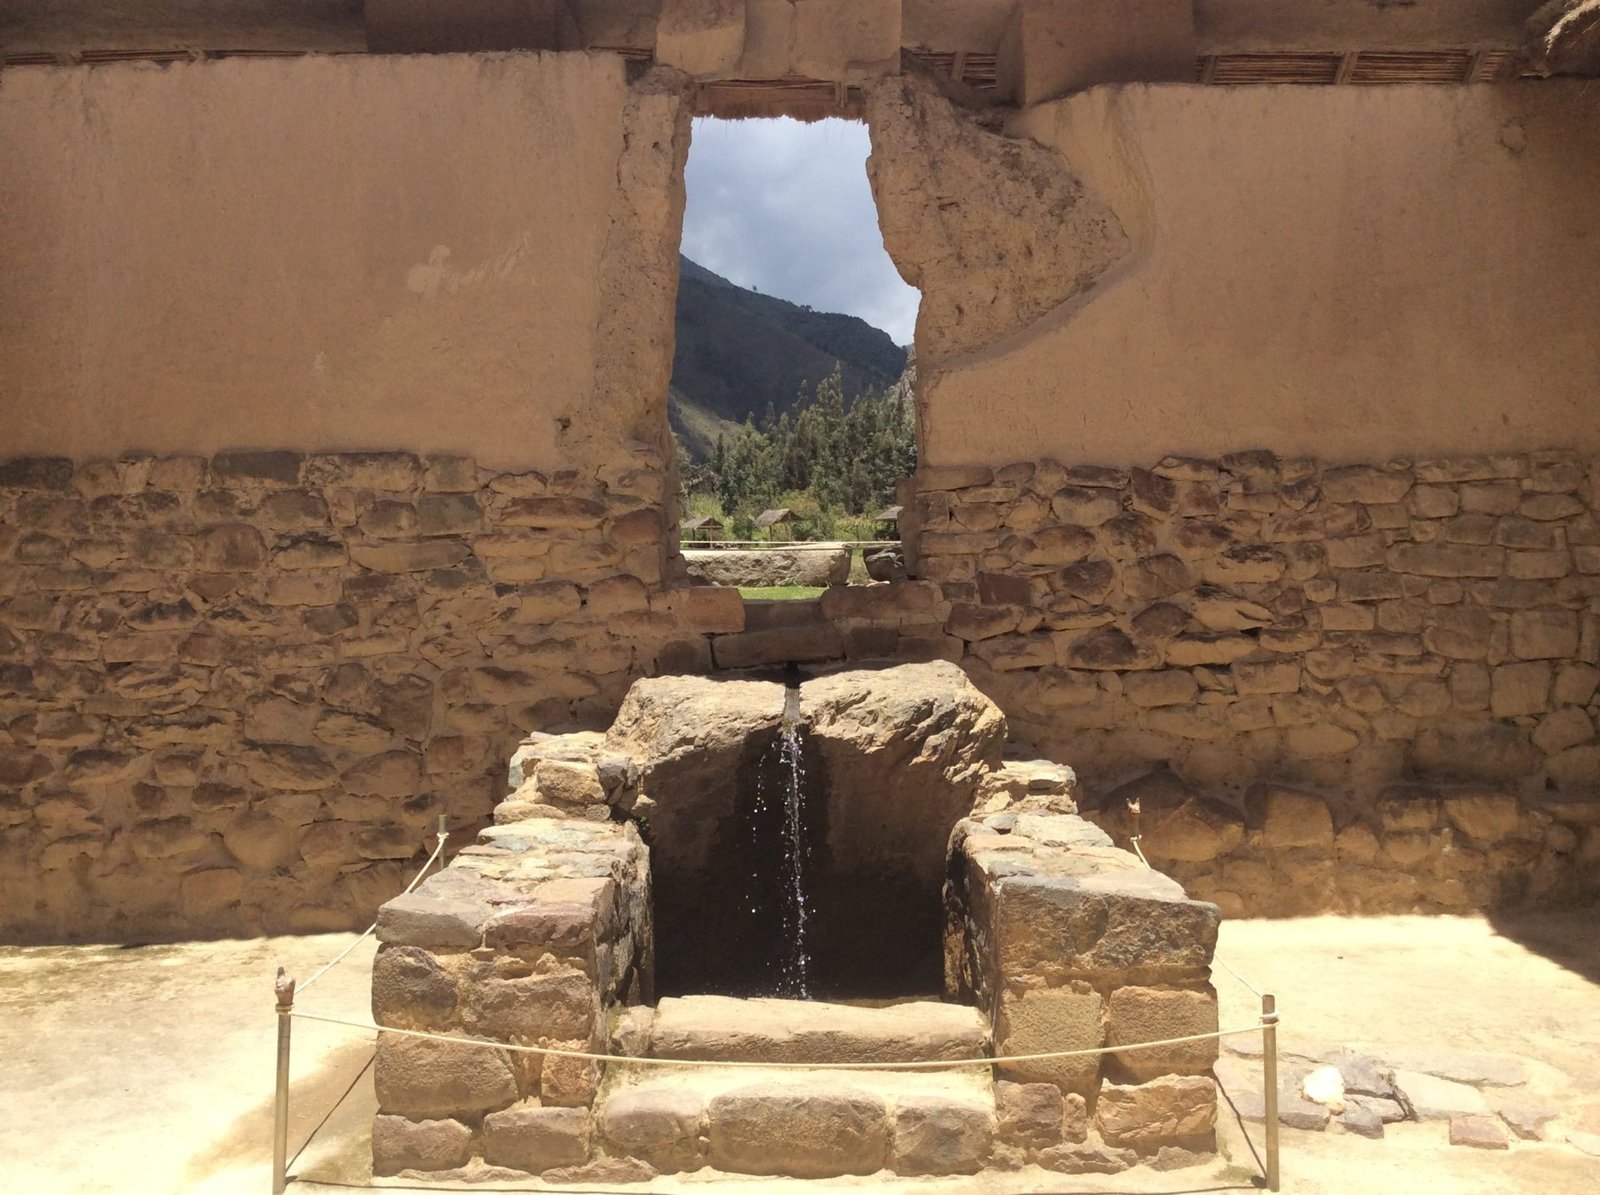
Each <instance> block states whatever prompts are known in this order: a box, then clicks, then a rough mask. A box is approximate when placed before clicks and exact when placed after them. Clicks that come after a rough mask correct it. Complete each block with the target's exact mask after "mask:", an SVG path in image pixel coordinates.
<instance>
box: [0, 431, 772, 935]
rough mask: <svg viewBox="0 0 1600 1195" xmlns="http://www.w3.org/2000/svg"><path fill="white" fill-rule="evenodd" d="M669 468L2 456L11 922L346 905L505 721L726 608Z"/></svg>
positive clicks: (494, 765)
mask: <svg viewBox="0 0 1600 1195" xmlns="http://www.w3.org/2000/svg"><path fill="white" fill-rule="evenodd" d="M670 485H671V481H670V474H669V473H668V472H666V471H664V470H662V469H661V468H659V467H657V463H656V461H655V459H654V456H653V453H652V451H651V450H648V449H646V448H644V447H640V446H636V450H635V449H630V448H627V447H623V448H620V449H619V452H618V459H617V464H616V466H615V467H614V468H609V469H603V470H601V471H600V473H599V475H598V476H590V475H587V474H585V475H580V474H577V473H575V472H567V473H554V474H550V475H545V474H540V473H496V472H491V471H488V470H483V469H480V468H478V467H477V465H476V464H475V463H474V462H473V461H471V460H469V459H465V458H462V457H452V456H438V455H433V456H428V455H416V454H411V453H404V452H376V453H323V454H315V453H313V454H304V453H296V452H278V451H260V452H229V453H220V454H218V455H216V456H213V457H211V458H203V457H188V456H184V457H125V458H122V459H120V460H115V461H109V460H106V461H86V462H73V461H70V460H66V459H63V458H55V457H49V458H23V459H14V460H10V461H5V462H0V897H3V900H0V906H3V908H4V910H5V912H4V915H3V918H0V932H4V933H5V934H6V935H7V936H8V937H11V938H13V939H15V938H24V939H25V938H29V937H37V938H48V939H51V940H70V939H72V938H73V937H75V936H79V935H111V936H118V935H123V936H132V937H139V938H144V937H148V936H150V935H153V934H154V935H160V934H193V933H195V932H233V933H257V932H262V931H266V932H281V931H285V930H290V931H307V930H329V929H341V928H349V927H352V926H355V925H358V924H364V923H365V921H366V920H367V919H368V918H369V917H370V916H371V910H372V909H374V908H375V907H376V906H377V905H378V903H379V902H380V901H382V900H383V899H385V898H387V897H388V896H390V895H392V894H393V893H395V892H396V891H398V890H399V889H400V888H401V887H402V886H403V885H404V883H405V881H406V880H407V879H408V878H409V877H410V874H411V872H412V871H413V870H414V868H415V866H416V863H417V862H419V861H420V858H421V852H422V851H423V850H424V841H425V837H426V835H427V834H428V833H429V832H430V831H431V829H432V827H433V825H434V823H435V820H436V817H437V814H439V813H440V812H445V813H448V814H450V815H451V816H452V817H455V818H457V819H468V820H472V821H481V820H482V819H484V818H485V817H486V816H487V814H488V811H489V810H490V808H491V807H492V806H493V804H494V801H495V800H496V798H497V797H498V796H499V795H500V793H499V791H498V781H499V777H500V776H502V775H503V772H502V771H501V768H503V766H504V760H505V758H506V757H507V756H508V755H509V754H510V753H511V751H512V749H513V748H514V747H515V745H516V743H517V741H518V739H519V738H520V732H519V730H518V728H520V727H523V726H527V725H530V724H539V725H549V724H559V723H570V722H574V721H575V722H578V723H580V724H581V723H603V722H604V721H606V720H607V719H608V718H609V716H610V714H611V713H612V712H613V711H614V710H615V708H616V704H617V702H618V701H619V700H620V699H621V695H622V693H623V692H624V691H625V690H626V688H627V686H628V684H629V683H630V682H631V681H632V680H633V678H635V677H636V676H639V675H642V674H644V673H647V672H650V671H654V670H655V669H656V668H658V667H662V666H664V665H662V664H661V663H660V661H661V660H663V659H668V658H672V657H683V656H695V655H698V654H704V653H707V651H708V649H707V648H706V643H705V636H706V634H707V633H709V632H711V631H713V630H716V631H737V630H738V629H740V628H741V627H742V625H743V624H742V619H743V607H742V604H741V603H740V601H739V598H738V594H737V593H736V592H735V591H731V590H706V589H695V588H684V589H672V588H668V587H666V586H665V584H664V570H665V569H667V568H668V567H669V563H670V552H671V550H672V548H671V544H672V538H673V530H674V529H673V528H672V527H671V526H670V513H669V505H668V497H669V495H668V489H669V487H670Z"/></svg>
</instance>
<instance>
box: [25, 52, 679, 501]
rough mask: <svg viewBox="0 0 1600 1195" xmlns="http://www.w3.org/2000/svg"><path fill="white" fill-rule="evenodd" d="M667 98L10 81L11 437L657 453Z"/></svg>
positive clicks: (479, 59) (42, 442)
mask: <svg viewBox="0 0 1600 1195" xmlns="http://www.w3.org/2000/svg"><path fill="white" fill-rule="evenodd" d="M652 91H653V92H654V94H652ZM670 91H671V87H670V86H669V85H667V84H664V83H662V82H661V81H659V80H658V81H657V85H656V86H655V87H654V88H653V89H652V87H651V86H650V85H645V86H635V87H634V88H633V89H631V90H630V88H629V86H628V83H627V80H626V78H625V70H624V66H623V63H622V61H621V60H620V59H619V58H617V57H615V56H611V55H587V54H561V55H539V54H516V55H498V56H497V55H478V56H435V57H417V58H387V57H367V56H348V57H337V58H317V57H310V58H304V59H298V60H292V61H270V60H268V61H263V60H255V61H248V60H232V61H223V62H213V63H200V64H182V65H172V66H165V67H163V66H153V65H147V64H137V65H134V64H130V65H121V66H106V67H99V68H95V69H75V68H64V69H56V68H27V69H20V70H14V71H8V72H7V73H6V76H5V79H4V83H3V85H0V160H4V162H5V163H6V169H5V171H4V172H3V174H0V309H3V310H4V311H5V312H6V318H7V330H6V335H5V337H4V338H3V339H0V378H3V381H0V425H3V426H4V428H5V440H6V452H7V454H8V455H9V454H13V453H17V454H21V453H27V454H52V455H61V456H69V457H73V458H75V459H79V460H84V459H93V458H95V457H115V456H117V455H119V454H120V453H123V452H127V451H139V450H145V451H157V452H163V453H181V452H195V453H201V454H208V453H210V452H213V451H217V450H226V449H239V448H297V449H315V450H321V451H328V450H337V449H370V448H405V449H409V450H413V451H433V452H455V453H464V454H467V455H470V456H473V457H474V458H475V459H476V460H478V461H479V462H480V463H482V464H484V465H487V466H490V467H495V468H510V469H527V468H536V469H545V470H549V469H553V468H557V467H565V468H574V467H576V468H589V467H593V466H597V465H599V464H601V463H603V462H606V461H608V460H610V459H612V454H613V453H615V452H616V450H617V446H618V445H619V444H622V443H624V442H626V441H628V440H630V439H645V440H648V441H651V442H659V440H660V437H661V435H662V430H661V428H662V426H663V425H664V417H663V416H662V415H661V413H660V411H659V409H658V408H659V407H660V405H661V404H662V403H664V401H665V400H664V397H662V396H664V395H665V392H666V384H665V379H666V374H665V373H664V372H663V373H662V374H661V379H660V380H661V385H660V386H659V387H654V386H651V385H649V384H648V383H649V382H651V381H653V380H654V379H653V378H652V377H651V375H650V374H649V372H648V370H649V368H650V367H654V368H660V369H664V368H666V366H665V365H662V364H660V363H659V362H653V361H652V362H650V363H648V364H646V363H644V362H641V361H640V360H639V358H640V357H646V358H649V357H654V356H657V355H660V356H663V359H664V360H665V361H666V362H670V357H671V348H670V338H671V319H672V298H673V293H674V288H675V286H676V268H675V262H676V259H675V258H674V257H672V256H671V254H672V252H673V251H675V249H676V242H677V237H678V230H679V227H680V226H681V204H682V183H681V169H674V168H673V167H674V163H675V157H676V155H678V154H680V153H681V152H682V150H683V149H684V145H685V143H684V142H681V141H680V140H679V138H680V137H686V130H685V131H684V132H683V133H681V134H680V133H679V131H678V129H677V124H678V123H679V122H678V116H677V112H676V98H675V96H672V95H668V94H662V93H663V92H670ZM625 147H631V156H628V155H626V154H625V152H624V151H625ZM658 158H659V159H664V161H663V162H661V163H660V164H661V165H665V166H666V167H667V169H665V170H661V171H658V173H659V174H660V177H659V178H650V177H640V176H639V171H640V170H641V169H642V170H644V171H645V172H646V173H648V172H649V170H650V169H651V167H652V165H654V164H656V163H654V162H653V161H652V159H658ZM641 159H643V161H642V162H641ZM619 184H620V185H619ZM630 225H632V226H633V227H634V229H638V228H640V227H644V228H647V229H648V240H649V242H650V246H651V247H650V249H648V250H646V251H644V252H639V246H638V245H637V244H636V243H633V244H630V243H629V242H630V240H634V241H636V240H637V238H636V237H630V235H629V233H630V229H629V226H630ZM630 254H632V256H630ZM661 258H664V259H665V260H666V261H667V262H670V263H671V266H670V269H668V270H666V271H665V272H662V273H659V274H657V275H656V276H654V277H652V272H653V271H656V270H658V269H659V268H661V267H662V262H661V261H660V260H658V259H661ZM618 293H626V294H627V296H628V300H629V307H628V319H627V321H626V323H625V324H616V323H615V312H616V309H617V308H618V307H619V304H616V303H615V302H608V299H610V298H612V297H613V296H615V295H616V294H618ZM619 359H621V360H624V361H625V363H626V365H627V367H628V368H629V369H630V370H631V375H632V376H631V384H630V385H628V386H626V387H623V386H619V385H617V384H616V382H615V380H614V379H608V378H607V377H606V375H605V372H604V370H603V369H602V368H601V367H600V366H601V363H602V362H603V361H606V360H619Z"/></svg>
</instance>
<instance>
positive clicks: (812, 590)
mask: <svg viewBox="0 0 1600 1195" xmlns="http://www.w3.org/2000/svg"><path fill="white" fill-rule="evenodd" d="M739 596H740V597H742V598H750V599H760V600H763V601H780V602H797V601H803V600H804V599H806V598H814V597H821V596H822V586H820V585H741V586H739Z"/></svg>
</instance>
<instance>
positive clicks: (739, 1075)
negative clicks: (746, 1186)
mask: <svg viewBox="0 0 1600 1195" xmlns="http://www.w3.org/2000/svg"><path fill="white" fill-rule="evenodd" d="M610 1071H611V1074H610V1076H609V1078H608V1082H607V1085H606V1088H605V1089H604V1090H603V1091H602V1093H601V1095H600V1099H599V1102H598V1103H597V1105H596V1108H595V1114H596V1120H597V1123H598V1124H600V1125H601V1126H602V1131H606V1130H607V1129H608V1128H609V1129H610V1130H612V1131H616V1130H618V1129H619V1128H622V1129H623V1135H625V1136H626V1135H628V1133H629V1132H630V1131H631V1132H632V1134H633V1136H635V1137H638V1136H640V1134H644V1135H646V1136H648V1137H649V1141H648V1143H647V1144H649V1145H651V1146H654V1147H655V1148H654V1149H653V1150H651V1151H648V1152H650V1158H651V1161H652V1162H653V1163H654V1164H656V1165H657V1166H658V1168H659V1169H662V1170H663V1171H672V1170H677V1169H693V1168H695V1167H696V1166H698V1165H699V1164H700V1163H701V1162H702V1161H709V1162H710V1164H711V1165H712V1166H714V1167H716V1168H717V1169H719V1170H726V1171H729V1172H731V1173H734V1174H762V1175H792V1176H795V1177H805V1178H827V1177H833V1176H838V1175H844V1174H871V1173H873V1172H874V1171H877V1170H880V1169H882V1168H884V1167H885V1166H889V1167H891V1168H894V1169H896V1170H899V1171H900V1172H902V1173H923V1174H936V1173H967V1172H970V1171H971V1170H973V1169H975V1168H976V1167H977V1166H978V1165H980V1164H981V1161H982V1160H984V1159H986V1158H987V1154H988V1148H989V1140H990V1135H991V1133H992V1131H993V1129H992V1126H993V1124H994V1120H995V1105H994V1085H993V1083H992V1081H991V1079H990V1077H989V1073H988V1071H987V1070H985V1069H983V1068H964V1069H963V1070H960V1071H939V1072H934V1073H927V1072H900V1071H849V1072H840V1071H829V1072H817V1071H810V1072H807V1071H802V1070H767V1069H764V1068H761V1067H749V1068H744V1067H741V1068H738V1069H736V1070H728V1069H723V1068H717V1067H705V1068H703V1069H702V1068H699V1067H671V1068H660V1067H650V1066H641V1065H638V1064H633V1065H629V1064H627V1063H617V1064H613V1065H612V1066H611V1068H610ZM641 1109H655V1110H666V1111H665V1112H661V1113H660V1114H657V1115H655V1116H654V1117H651V1118H646V1117H643V1116H642V1115H641V1112H640V1110H641ZM668 1112H669V1113H670V1115H667V1114H666V1113H668ZM647 1120H648V1121H649V1123H646V1121H647ZM657 1122H659V1123H657ZM691 1134H692V1135H693V1137H700V1136H701V1135H702V1134H703V1136H704V1139H705V1141H706V1144H707V1153H706V1155H705V1157H704V1158H700V1157H698V1156H697V1155H696V1154H695V1150H694V1146H693V1144H692V1139H691ZM630 1140H632V1137H630ZM640 1143H641V1144H643V1143H645V1142H644V1141H643V1138H642V1137H641V1138H640ZM674 1146H677V1148H678V1149H679V1150H680V1151H681V1152H677V1153H671V1152H669V1150H670V1149H672V1147H674ZM680 1159H681V1160H680Z"/></svg>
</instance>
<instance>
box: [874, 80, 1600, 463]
mask: <svg viewBox="0 0 1600 1195" xmlns="http://www.w3.org/2000/svg"><path fill="white" fill-rule="evenodd" d="M1597 116H1600V96H1597V95H1596V94H1595V92H1594V90H1593V88H1586V86H1585V85H1584V84H1583V83H1581V82H1573V83H1557V82H1551V83H1542V84H1536V85H1511V86H1503V87H1382V88H1359V87H1351V88H1295V87H1276V88H1274V87H1258V88H1221V87H1193V86H1181V85H1173V86H1160V85H1155V86H1107V87H1100V88H1095V89H1092V90H1091V91H1089V92H1086V93H1084V94H1081V95H1078V96H1075V97H1073V98H1070V99H1067V100H1064V101H1059V102H1056V103H1051V104H1046V105H1042V106H1041V107H1039V108H1037V109H1035V110H1032V111H1030V112H1027V113H1025V114H1023V115H1021V116H1020V117H1018V118H1016V119H1014V120H1013V122H1012V124H1011V127H1010V130H1009V131H1010V132H1012V133H1014V134H1016V135H1019V136H1024V137H1031V138H1034V139H1036V140H1038V141H1040V142H1042V143H1043V144H1045V145H1047V146H1050V147H1052V148H1054V149H1056V150H1058V151H1059V152H1060V153H1061V154H1062V155H1063V157H1064V160H1065V162H1066V163H1067V165H1068V166H1069V167H1070V169H1071V170H1072V171H1073V172H1075V173H1076V174H1077V175H1078V176H1079V177H1080V178H1082V179H1083V181H1084V182H1085V183H1086V184H1087V186H1088V188H1089V192H1090V195H1091V196H1092V197H1093V198H1094V199H1098V200H1101V201H1104V202H1105V203H1106V204H1108V205H1109V207H1110V208H1111V209H1112V210H1113V211H1114V212H1115V214H1116V216H1117V218H1118V219H1119V220H1120V222H1121V224H1122V226H1123V228H1124V229H1125V230H1126V232H1127V234H1128V235H1129V237H1130V238H1131V240H1132V251H1131V253H1130V254H1129V255H1128V256H1127V257H1126V258H1124V259H1123V260H1122V261H1121V262H1120V263H1119V264H1117V265H1116V266H1115V267H1113V268H1112V269H1110V270H1109V271H1107V272H1106V273H1104V274H1103V275H1101V276H1100V277H1099V278H1098V280H1097V281H1096V283H1095V284H1094V286H1092V287H1091V288H1090V289H1089V290H1088V291H1087V292H1086V293H1085V294H1082V295H1079V296H1078V297H1077V298H1076V299H1075V300H1074V301H1073V302H1071V303H1069V304H1068V305H1066V306H1065V307H1063V308H1060V309H1058V310H1057V311H1055V312H1054V313H1053V314H1051V315H1048V316H1045V317H1044V318H1042V319H1040V320H1038V321H1037V322H1035V323H1033V324H1030V325H1029V326H1028V327H1027V328H1025V329H1023V330H1020V331H1016V332H1014V333H1013V334H1012V335H1011V336H1010V337H1009V338H1007V339H1000V340H991V341H990V342H989V343H988V344H987V345H986V346H985V347H983V348H980V349H977V350H975V351H972V352H970V353H967V354H965V355H962V356H959V357H953V358H950V359H946V360H943V361H929V360H928V359H927V357H926V354H923V353H921V352H920V351H919V362H918V365H919V371H920V373H921V384H922V394H921V401H922V404H923V407H924V412H923V415H924V418H923V428H924V433H925V434H924V438H923V447H924V450H925V460H927V461H928V462H929V463H933V464H964V463H985V464H994V465H1001V464H1005V463H1007V462H1010V461H1013V460H1017V459H1024V458H1033V457H1038V456H1049V457H1055V458H1058V459H1060V460H1063V461H1081V462H1096V463H1102V464H1121V465H1132V464H1141V463H1148V462H1151V461H1154V460H1158V459H1160V457H1162V456H1163V455H1166V454H1168V453H1183V454H1190V455H1218V454H1222V453H1226V452H1233V451H1239V450H1241V449H1246V448H1256V447H1264V448H1269V449H1272V450H1274V451H1276V452H1279V453H1283V454H1300V453H1315V454H1316V455H1318V456H1320V457H1322V458H1323V459H1325V460H1328V461H1333V462H1357V461H1371V462H1377V461H1384V460H1388V459H1390V458H1391V457H1394V456H1396V455H1404V454H1430V455H1442V454H1446V453H1469V454H1470V453H1480V452H1490V451H1497V450H1516V449H1530V448H1538V447H1543V446H1547V445H1552V444H1560V445H1566V446H1572V447H1575V448H1579V449H1584V450H1589V451H1593V450H1595V449H1596V448H1600V421H1597V420H1595V419H1594V418H1593V410H1594V408H1593V403H1594V398H1595V392H1596V387H1597V385H1600V338H1596V337H1595V336H1594V335H1593V327H1594V322H1595V317H1596V315H1597V314H1600V239H1597V237H1600V234H1597V232H1596V229H1597V228H1600V120H1597V119H1596V118H1597ZM886 240H887V241H888V243H889V245H890V251H891V253H893V252H895V247H894V236H893V233H892V232H890V233H889V235H887V236H886ZM926 285H927V284H925V291H926ZM924 304H925V310H936V309H937V302H936V297H935V296H932V295H928V294H926V293H925V298H924ZM921 331H922V330H921V329H919V333H920V332H921ZM924 342H925V337H924V336H923V335H920V334H919V337H918V343H919V349H920V346H921V345H922V344H923V343H924Z"/></svg>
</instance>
